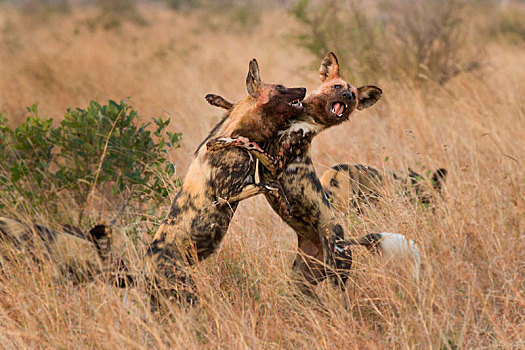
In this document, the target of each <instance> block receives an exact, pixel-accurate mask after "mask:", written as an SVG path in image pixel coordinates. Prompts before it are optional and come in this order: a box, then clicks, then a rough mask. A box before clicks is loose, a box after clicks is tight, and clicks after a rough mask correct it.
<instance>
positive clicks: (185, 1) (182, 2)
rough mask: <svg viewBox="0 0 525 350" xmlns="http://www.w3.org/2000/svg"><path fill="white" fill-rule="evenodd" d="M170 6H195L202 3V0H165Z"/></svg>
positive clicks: (176, 8)
mask: <svg viewBox="0 0 525 350" xmlns="http://www.w3.org/2000/svg"><path fill="white" fill-rule="evenodd" d="M164 1H165V2H166V5H168V7H170V8H172V9H174V10H178V9H181V8H195V7H199V6H200V5H201V1H200V0H164Z"/></svg>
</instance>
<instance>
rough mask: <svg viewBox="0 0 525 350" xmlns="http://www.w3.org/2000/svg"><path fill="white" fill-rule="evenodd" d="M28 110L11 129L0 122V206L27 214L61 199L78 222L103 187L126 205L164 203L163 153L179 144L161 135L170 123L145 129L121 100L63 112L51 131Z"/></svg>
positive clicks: (169, 167)
mask: <svg viewBox="0 0 525 350" xmlns="http://www.w3.org/2000/svg"><path fill="white" fill-rule="evenodd" d="M28 111H29V113H30V115H29V116H28V118H27V119H26V121H25V122H24V123H23V124H22V125H21V126H19V127H18V128H16V129H14V130H12V129H11V128H9V126H7V125H6V120H5V116H0V132H1V134H0V148H1V150H2V155H1V156H0V160H1V161H2V167H1V168H0V203H1V204H2V205H6V204H10V206H19V205H23V206H24V207H25V209H26V210H27V211H29V212H32V211H35V210H37V209H38V207H39V206H40V205H42V204H43V203H44V202H46V205H47V204H50V203H51V204H52V203H56V202H57V200H58V199H59V198H61V197H64V196H67V197H68V198H72V199H73V200H74V203H75V205H76V206H77V207H78V208H79V210H78V212H79V218H78V221H79V222H80V221H81V219H82V214H83V211H84V209H85V207H86V204H87V203H88V202H89V200H90V199H92V197H93V194H94V193H96V194H97V195H98V194H101V193H102V194H103V195H105V196H106V197H107V194H106V193H107V191H106V190H107V189H111V194H112V196H114V198H113V199H114V200H117V201H118V202H120V203H122V204H125V205H127V206H142V205H143V203H146V205H148V204H149V205H150V206H153V207H154V206H156V205H158V204H159V203H160V202H162V201H163V200H164V198H165V197H167V195H168V186H169V185H167V183H169V182H170V181H167V180H166V179H165V178H163V176H168V177H171V176H173V174H174V171H175V169H174V166H173V164H172V163H170V162H169V161H168V159H167V156H168V149H170V148H174V147H179V146H180V139H181V134H180V133H170V132H168V131H167V130H166V128H167V126H168V125H169V122H170V120H169V119H168V120H166V121H164V120H162V119H161V118H158V119H153V120H154V131H150V130H149V126H150V124H151V123H141V124H140V125H138V113H137V112H136V111H134V110H133V109H132V108H131V107H130V106H129V105H128V104H127V102H126V101H121V102H120V103H117V102H115V101H109V103H108V104H107V105H104V106H102V105H100V104H99V103H97V102H91V103H90V104H89V106H88V108H87V109H79V108H77V109H73V108H69V109H68V111H67V113H66V115H65V117H64V120H63V121H62V122H61V123H60V125H59V126H58V127H53V126H52V122H53V120H52V119H46V118H45V117H43V116H42V117H41V116H40V115H39V113H38V109H37V106H36V105H33V106H32V107H30V108H28ZM175 183H177V182H175ZM106 199H109V198H106ZM48 209H49V207H48ZM56 210H57V207H56V206H55V207H52V208H51V212H53V211H56Z"/></svg>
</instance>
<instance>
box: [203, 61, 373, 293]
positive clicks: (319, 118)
mask: <svg viewBox="0 0 525 350" xmlns="http://www.w3.org/2000/svg"><path fill="white" fill-rule="evenodd" d="M319 73H320V79H321V82H322V84H321V86H320V87H319V88H318V89H317V90H316V91H314V92H313V93H311V94H309V95H308V96H307V97H306V98H305V100H304V101H303V105H304V107H305V111H304V113H303V114H301V115H300V116H298V117H297V118H295V119H293V120H292V121H291V126H290V128H288V129H287V130H285V131H283V132H282V133H280V135H279V136H278V137H275V138H273V139H271V140H269V141H268V142H267V143H266V144H265V146H264V149H265V151H266V152H265V153H264V154H261V153H260V152H259V151H258V150H253V149H252V150H250V152H251V153H252V154H253V155H254V156H256V157H257V158H258V159H259V160H260V161H261V163H262V164H263V165H265V167H260V169H259V170H260V178H261V180H262V181H278V182H279V183H280V184H281V186H282V188H283V190H284V193H285V195H286V198H287V199H288V201H289V202H290V205H291V213H290V215H289V216H283V215H281V218H282V219H283V220H284V221H285V222H286V223H287V224H288V225H290V226H291V227H292V228H293V229H294V230H295V232H296V234H297V237H298V247H299V252H298V254H297V256H296V259H295V261H294V264H293V270H294V271H295V272H296V273H297V274H298V275H299V276H300V277H301V278H300V279H299V281H298V282H299V284H298V286H299V288H300V290H301V291H302V292H303V293H305V294H307V295H311V296H315V293H314V292H313V290H312V289H311V286H312V285H316V284H317V283H319V282H320V281H322V280H323V279H325V278H326V277H327V276H329V277H331V280H332V281H333V282H335V283H336V284H338V285H339V286H340V287H341V288H342V289H344V283H345V280H346V278H347V275H346V273H347V270H348V269H349V268H350V266H351V258H352V256H351V250H350V245H353V244H359V245H362V243H363V244H365V243H366V244H368V241H366V242H364V241H361V240H359V239H357V240H349V241H346V240H345V239H344V231H343V228H342V227H341V226H340V225H338V224H336V223H335V222H334V213H333V211H332V209H331V207H330V203H329V201H328V199H327V197H326V194H325V193H324V190H323V187H322V185H321V182H320V180H319V178H318V177H317V175H316V173H315V168H314V166H313V163H312V158H311V156H310V145H311V141H312V138H313V137H314V136H316V135H317V134H318V133H320V132H321V131H323V130H325V129H327V128H329V127H332V126H335V125H339V124H341V123H343V122H344V121H346V120H348V119H349V117H350V114H351V113H352V112H353V111H354V110H355V109H359V110H362V109H364V108H368V107H370V106H372V105H373V104H374V103H376V102H377V101H378V100H379V99H380V98H381V94H382V91H381V89H379V88H378V87H375V86H362V87H360V88H355V87H354V86H352V85H350V84H349V83H347V82H346V81H344V80H343V79H341V77H340V76H339V64H338V62H337V58H336V56H335V54H333V53H331V52H330V53H328V54H327V55H326V57H325V58H324V59H323V61H322V62H321V67H320V68H319ZM207 100H208V102H210V103H212V104H214V105H216V106H218V107H222V108H228V107H229V106H230V105H231V103H229V102H228V101H227V100H225V99H223V98H222V97H220V96H210V97H208V98H207ZM232 145H233V146H237V147H239V143H238V142H237V143H234V142H232ZM241 147H242V146H241ZM250 147H251V145H247V146H246V149H250ZM268 155H273V156H275V159H268ZM283 159H284V160H283ZM275 163H277V164H278V167H277V168H278V171H270V170H268V168H270V167H268V166H267V164H275ZM266 198H267V200H268V202H269V203H270V205H271V206H272V208H273V209H274V210H275V211H277V212H278V209H279V203H278V202H277V201H276V200H275V199H273V198H271V197H270V196H266ZM378 244H379V245H381V241H379V242H378ZM327 265H328V266H331V267H334V268H335V271H336V272H337V273H335V274H334V273H333V272H334V269H331V270H332V271H327V269H325V267H326V266H327ZM328 270H330V269H328ZM304 282H306V283H304Z"/></svg>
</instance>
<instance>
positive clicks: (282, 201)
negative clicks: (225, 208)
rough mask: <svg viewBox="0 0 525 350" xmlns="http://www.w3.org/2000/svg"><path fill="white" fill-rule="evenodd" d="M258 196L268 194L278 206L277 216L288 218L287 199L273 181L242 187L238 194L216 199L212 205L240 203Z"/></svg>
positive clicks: (281, 189)
mask: <svg viewBox="0 0 525 350" xmlns="http://www.w3.org/2000/svg"><path fill="white" fill-rule="evenodd" d="M258 194H268V195H270V196H272V197H274V198H275V200H276V201H277V202H278V203H279V206H280V213H279V214H281V215H284V216H290V214H291V206H290V203H289V202H288V199H287V198H286V195H285V193H284V190H283V188H282V187H281V185H280V184H279V183H278V182H275V181H269V182H265V183H260V184H248V185H244V186H243V187H242V188H241V190H240V191H239V192H238V193H235V194H232V195H229V196H226V197H217V200H216V201H215V202H214V205H224V204H228V203H234V202H240V201H242V200H244V199H248V198H251V197H253V196H256V195H258Z"/></svg>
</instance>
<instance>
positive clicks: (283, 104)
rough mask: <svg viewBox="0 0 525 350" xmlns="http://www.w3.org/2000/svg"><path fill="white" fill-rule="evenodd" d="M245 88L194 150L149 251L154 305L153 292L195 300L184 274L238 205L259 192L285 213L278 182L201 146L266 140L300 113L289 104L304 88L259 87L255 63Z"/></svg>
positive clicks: (214, 244) (247, 160)
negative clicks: (260, 179)
mask: <svg viewBox="0 0 525 350" xmlns="http://www.w3.org/2000/svg"><path fill="white" fill-rule="evenodd" d="M246 87H247V91H248V94H249V95H248V96H247V97H246V98H245V99H244V100H242V101H241V102H239V103H236V104H235V105H233V106H232V108H231V109H230V110H229V111H228V112H227V113H226V115H225V116H224V117H223V118H222V120H221V121H220V122H219V123H218V124H217V125H216V126H215V127H214V128H213V130H212V131H211V132H210V134H209V135H208V137H206V139H205V140H204V141H203V142H202V143H201V144H200V145H199V147H198V148H197V151H196V152H195V157H194V159H193V161H192V163H191V165H190V167H189V170H188V172H187V174H186V176H185V178H184V180H183V184H182V188H181V189H180V191H179V193H178V194H177V195H176V197H175V199H174V201H173V203H172V205H171V209H170V211H169V213H168V215H167V217H166V219H165V220H164V222H163V223H162V225H161V226H160V227H159V229H158V230H157V233H156V234H155V237H154V239H153V241H152V243H151V245H150V247H149V249H148V254H147V266H148V272H147V274H148V278H149V282H150V283H151V284H152V297H153V298H154V300H153V302H156V300H155V297H156V296H157V295H158V292H160V293H161V294H163V295H164V296H167V297H168V298H175V299H178V300H182V301H186V302H189V303H193V302H194V301H195V298H196V296H195V291H194V287H193V281H192V279H191V276H190V274H189V273H188V271H187V269H188V267H189V265H191V264H193V263H194V262H195V261H198V260H202V259H205V258H207V257H208V256H209V255H211V254H212V253H213V252H215V250H216V249H217V248H218V246H219V244H220V243H221V241H222V239H223V237H224V235H225V234H226V231H227V230H228V226H229V224H230V221H231V219H232V217H233V214H234V213H235V210H236V208H237V205H238V204H239V202H240V201H241V200H243V199H246V198H249V197H252V196H255V195H257V194H261V193H264V194H266V195H268V197H269V198H272V199H274V200H275V201H276V202H278V203H280V208H279V210H280V211H282V210H285V211H286V210H287V207H286V208H283V207H285V206H287V205H288V204H287V203H285V199H284V197H283V196H282V189H281V188H280V186H279V184H278V183H276V182H272V181H271V180H269V181H265V182H263V183H259V184H256V183H255V181H254V180H255V162H254V159H253V157H252V156H251V155H250V154H249V153H248V152H246V151H245V150H242V149H240V148H232V149H222V150H216V151H209V150H208V149H207V147H206V146H205V144H207V143H210V142H213V140H215V139H218V138H226V139H229V138H234V137H239V138H245V137H247V138H249V139H250V140H253V141H257V142H262V141H265V140H266V139H268V138H272V137H275V136H276V134H277V132H278V131H279V130H282V129H285V128H286V127H287V126H288V120H289V119H290V118H292V117H296V116H297V115H298V114H300V113H301V112H302V107H301V106H300V105H298V104H294V103H292V102H293V101H297V100H302V99H303V98H304V95H305V92H306V89H304V88H294V89H289V88H285V87H284V86H282V85H273V84H265V83H262V82H261V80H260V76H259V69H258V65H257V62H256V61H255V60H252V61H251V62H250V67H249V72H248V76H247V79H246ZM283 203H285V205H283Z"/></svg>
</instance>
